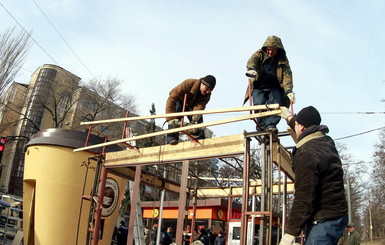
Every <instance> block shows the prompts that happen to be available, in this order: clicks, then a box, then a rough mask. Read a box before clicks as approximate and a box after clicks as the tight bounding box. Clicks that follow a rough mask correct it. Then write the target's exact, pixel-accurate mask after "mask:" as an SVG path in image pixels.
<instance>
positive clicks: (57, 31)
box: [33, 0, 95, 78]
mask: <svg viewBox="0 0 385 245" xmlns="http://www.w3.org/2000/svg"><path fill="white" fill-rule="evenodd" d="M33 2H34V3H35V5H36V7H37V8H38V9H39V10H40V12H41V13H42V14H43V15H44V17H45V18H46V19H47V21H48V22H49V23H50V25H51V26H52V27H53V29H54V30H55V31H56V33H57V34H58V35H59V36H60V38H61V39H62V40H63V42H64V43H65V44H66V45H67V47H68V48H69V49H70V50H71V52H72V53H73V54H74V55H75V57H76V58H77V59H78V60H79V62H80V63H81V64H82V65H83V67H84V68H85V69H86V70H87V71H88V72H89V73H90V74H91V76H92V77H93V78H95V76H94V75H93V74H92V72H91V71H90V70H89V69H88V67H87V66H86V65H85V64H84V62H83V61H82V60H81V59H80V57H79V56H78V55H77V54H76V53H75V51H74V50H73V49H72V48H71V46H70V45H69V44H68V42H67V41H66V40H65V39H64V37H63V36H62V35H61V34H60V32H59V30H58V29H57V28H56V27H55V25H54V24H53V23H52V22H51V20H50V19H49V18H48V16H47V15H46V14H45V13H44V11H43V10H42V9H41V8H40V6H39V5H38V4H37V3H36V1H35V0H33Z"/></svg>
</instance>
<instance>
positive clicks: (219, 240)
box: [214, 230, 226, 245]
mask: <svg viewBox="0 0 385 245" xmlns="http://www.w3.org/2000/svg"><path fill="white" fill-rule="evenodd" d="M214 245H226V233H225V232H224V231H222V230H221V231H220V232H219V233H218V236H217V237H216V238H215V242H214Z"/></svg>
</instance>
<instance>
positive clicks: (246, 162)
mask: <svg viewBox="0 0 385 245" xmlns="http://www.w3.org/2000/svg"><path fill="white" fill-rule="evenodd" d="M244 159H245V160H244V162H243V190H242V219H241V241H240V242H241V245H246V241H247V221H248V215H247V214H246V212H247V206H248V202H249V165H250V139H249V138H248V137H245V152H244Z"/></svg>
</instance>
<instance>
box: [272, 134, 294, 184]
mask: <svg viewBox="0 0 385 245" xmlns="http://www.w3.org/2000/svg"><path fill="white" fill-rule="evenodd" d="M273 162H274V163H275V164H276V165H277V166H278V163H281V170H282V171H283V172H285V173H286V175H287V177H289V178H290V179H291V180H292V181H294V179H295V175H294V172H293V169H292V167H291V156H290V153H289V152H288V151H287V150H286V149H285V148H284V147H283V146H282V145H281V144H279V143H278V142H273Z"/></svg>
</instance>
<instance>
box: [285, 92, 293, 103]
mask: <svg viewBox="0 0 385 245" xmlns="http://www.w3.org/2000/svg"><path fill="white" fill-rule="evenodd" d="M287 97H288V98H289V100H290V101H291V103H293V104H294V103H295V94H294V93H293V92H290V93H288V94H287Z"/></svg>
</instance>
